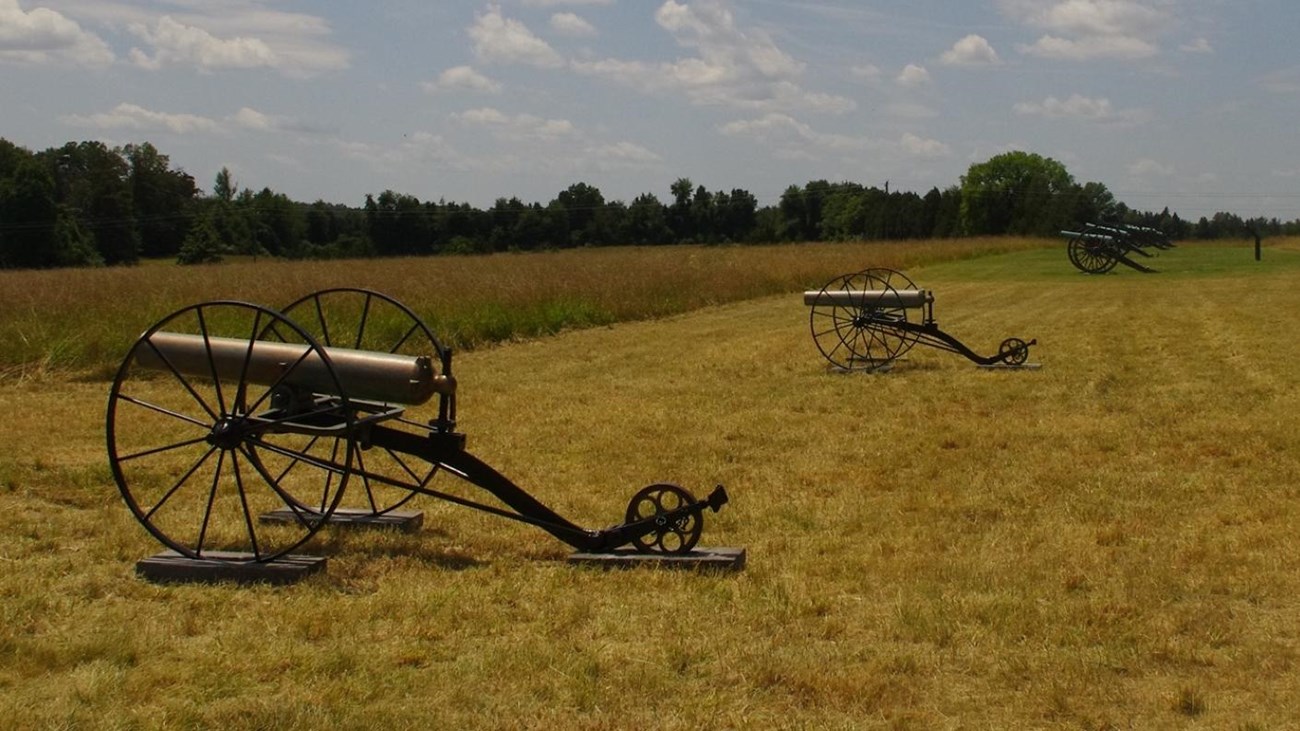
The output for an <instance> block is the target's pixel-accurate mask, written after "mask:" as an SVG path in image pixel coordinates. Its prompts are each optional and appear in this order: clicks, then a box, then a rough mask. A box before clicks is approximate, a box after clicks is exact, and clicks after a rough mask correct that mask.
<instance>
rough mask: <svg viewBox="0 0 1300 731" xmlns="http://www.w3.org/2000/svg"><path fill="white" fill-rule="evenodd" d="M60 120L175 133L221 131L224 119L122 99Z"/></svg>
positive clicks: (76, 124) (103, 127)
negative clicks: (99, 109) (106, 107)
mask: <svg viewBox="0 0 1300 731" xmlns="http://www.w3.org/2000/svg"><path fill="white" fill-rule="evenodd" d="M59 120H60V121H61V122H63V123H65V124H69V125H72V126H74V127H87V128H90V129H96V130H131V131H144V132H152V131H158V132H172V133H174V134H181V135H185V134H197V133H202V134H211V133H215V132H220V131H221V129H222V126H221V123H220V122H218V121H216V120H213V119H209V118H207V117H200V116H197V115H194V114H168V113H166V112H155V111H152V110H149V109H145V108H144V107H141V106H138V105H136V104H127V103H122V104H118V105H117V106H116V107H114V108H113V111H111V112H99V113H96V114H91V115H88V116H82V115H78V114H69V115H65V116H63V117H60V118H59Z"/></svg>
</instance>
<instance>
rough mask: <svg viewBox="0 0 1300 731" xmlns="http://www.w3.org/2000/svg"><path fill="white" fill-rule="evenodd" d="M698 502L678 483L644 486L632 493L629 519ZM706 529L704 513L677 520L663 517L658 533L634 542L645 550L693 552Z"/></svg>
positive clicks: (651, 516)
mask: <svg viewBox="0 0 1300 731" xmlns="http://www.w3.org/2000/svg"><path fill="white" fill-rule="evenodd" d="M694 502H695V498H694V497H692V496H691V494H690V493H689V492H687V491H686V490H685V489H683V488H681V487H678V486H677V485H671V484H668V483H659V484H656V485H650V486H649V487H644V488H642V489H641V490H640V491H639V492H637V494H636V495H634V496H632V502H630V503H628V506H627V522H628V523H632V522H635V521H638V520H645V519H646V518H653V517H655V516H660V515H664V514H665V513H668V512H670V511H673V510H676V509H677V508H680V507H683V506H686V505H690V504H692V503H694ZM703 531H704V516H703V515H700V514H696V515H684V516H682V517H680V518H677V519H676V520H669V519H667V518H663V519H662V524H661V525H659V526H657V527H656V529H655V532H653V533H649V534H647V535H644V536H642V537H640V538H637V539H635V540H633V541H632V545H634V546H636V550H638V551H640V552H642V553H689V552H690V550H691V549H692V548H695V544H696V543H698V542H699V540H700V533H701V532H703Z"/></svg>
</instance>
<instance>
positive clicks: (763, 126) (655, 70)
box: [0, 0, 1300, 221]
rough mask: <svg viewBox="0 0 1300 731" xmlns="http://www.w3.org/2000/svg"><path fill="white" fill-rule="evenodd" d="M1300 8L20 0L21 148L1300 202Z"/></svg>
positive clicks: (397, 186) (382, 185) (512, 179)
mask: <svg viewBox="0 0 1300 731" xmlns="http://www.w3.org/2000/svg"><path fill="white" fill-rule="evenodd" d="M1298 34H1300V3H1298V2H1296V1H1295V0H944V1H943V2H940V1H939V0H496V1H490V2H483V1H473V0H464V1H462V0H443V1H434V0H372V1H368V2H359V1H355V0H351V1H346V0H319V1H316V2H307V1H305V0H303V1H298V0H221V1H220V2H217V1H215V0H207V1H204V0H0V99H3V103H0V137H3V138H5V139H8V140H9V141H10V142H13V143H15V144H18V145H20V146H23V147H26V148H27V149H29V150H33V151H37V150H42V149H46V148H48V147H53V146H59V145H62V144H64V143H66V142H69V141H80V140H99V141H102V142H105V143H106V144H109V145H110V146H117V145H124V144H127V143H139V142H146V141H147V142H150V143H152V144H153V145H154V146H155V147H157V148H158V150H159V151H160V152H162V153H163V154H165V155H167V156H169V158H170V159H171V163H172V165H173V167H176V168H180V169H183V170H185V171H186V172H187V173H189V174H190V175H192V176H194V178H195V180H196V182H197V184H198V185H199V187H200V188H202V189H204V190H207V191H211V189H212V183H213V180H214V178H215V176H216V173H217V172H218V171H219V170H220V169H221V168H222V167H226V168H228V169H229V170H230V172H231V174H232V176H233V178H234V180H235V183H236V184H237V185H238V186H240V187H241V188H251V189H253V190H260V189H262V188H264V187H269V188H270V189H271V190H273V191H275V192H279V193H285V194H287V195H288V196H290V197H291V198H293V199H294V200H299V201H304V202H311V201H315V200H325V201H327V202H331V203H343V204H347V205H353V206H359V205H361V204H362V203H363V202H364V200H365V196H366V195H367V194H378V193H380V192H382V191H384V190H394V191H397V192H399V193H405V194H409V195H414V196H416V197H418V198H419V199H420V200H423V201H429V200H440V199H441V200H447V201H455V202H467V203H471V204H473V205H475V206H478V207H482V208H486V207H489V206H491V205H492V203H493V201H495V200H496V199H497V198H502V197H505V198H509V197H518V198H520V199H521V200H523V201H524V202H526V203H532V202H540V203H547V202H549V201H550V200H552V199H554V198H555V196H556V195H557V194H558V193H559V192H560V191H563V190H564V189H566V188H568V187H569V186H570V185H572V184H574V183H578V182H583V183H586V184H588V185H592V186H595V187H596V188H598V189H600V191H601V192H602V193H603V194H604V196H605V198H606V200H622V201H625V202H630V201H631V200H632V199H633V198H635V197H636V196H638V195H640V194H642V193H653V194H654V195H656V196H657V197H658V198H659V199H660V200H661V201H668V200H671V193H670V192H669V188H670V186H671V185H672V183H673V181H675V180H677V179H679V178H688V179H690V180H691V181H692V183H693V184H694V185H696V186H699V185H703V186H705V187H706V188H708V189H709V190H726V191H730V190H732V189H734V188H742V189H744V190H747V191H749V192H750V193H752V194H754V195H755V196H756V197H757V198H758V201H759V203H760V205H769V204H775V203H776V202H778V201H779V199H780V196H781V193H782V192H783V191H784V190H785V189H786V188H787V187H789V186H790V185H798V186H802V185H803V184H805V183H807V182H808V181H812V180H828V181H830V182H840V181H850V182H855V183H861V184H863V185H867V186H876V187H884V186H885V185H886V184H888V185H889V187H890V190H911V191H915V192H917V193H919V194H922V195H923V194H925V193H926V192H927V191H928V190H929V189H931V188H933V187H938V188H946V187H948V186H952V185H957V184H959V182H960V178H961V176H962V175H963V174H965V173H966V171H967V170H968V169H969V167H970V166H971V165H972V164H974V163H980V162H984V161H986V160H988V159H989V158H991V157H993V156H995V155H998V154H1000V153H1003V152H1007V151H1011V150H1023V151H1026V152H1031V153H1036V154H1039V155H1042V156H1045V157H1050V158H1053V159H1055V160H1058V161H1060V162H1061V163H1063V164H1064V165H1065V166H1066V168H1067V169H1068V170H1069V172H1070V173H1071V174H1072V175H1073V176H1074V178H1075V180H1076V181H1077V182H1079V183H1085V182H1091V181H1096V182H1100V183H1103V184H1105V185H1106V186H1107V188H1109V189H1110V190H1111V192H1112V193H1114V194H1115V196H1116V198H1117V199H1118V200H1120V201H1122V202H1124V203H1125V204H1127V205H1128V206H1129V207H1131V208H1135V209H1139V210H1152V211H1159V210H1162V209H1164V208H1169V209H1170V210H1171V211H1173V212H1175V213H1178V214H1179V215H1180V216H1182V217H1184V218H1187V219H1192V220H1195V219H1197V218H1199V217H1201V216H1211V215H1213V214H1214V213H1215V212H1217V211H1227V212H1232V213H1236V214H1238V215H1241V216H1244V217H1247V218H1252V217H1256V216H1265V217H1269V218H1273V217H1276V218H1280V219H1282V220H1288V221H1289V220H1294V219H1297V218H1300V124H1298V123H1300V46H1298V45H1297V42H1296V37H1297V35H1298Z"/></svg>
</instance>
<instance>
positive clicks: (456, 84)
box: [420, 66, 501, 94]
mask: <svg viewBox="0 0 1300 731" xmlns="http://www.w3.org/2000/svg"><path fill="white" fill-rule="evenodd" d="M420 86H421V87H422V88H423V89H424V90H425V91H427V92H430V93H434V92H439V91H476V92H481V93H484V94H498V93H500V92H501V84H500V83H499V82H497V81H493V80H492V79H489V78H488V77H486V76H484V75H483V74H480V73H479V72H477V71H475V70H474V69H472V68H470V67H469V66H453V67H452V68H449V69H447V70H445V71H443V72H442V73H441V74H438V80H437V81H426V82H424V83H423V84H421V85H420Z"/></svg>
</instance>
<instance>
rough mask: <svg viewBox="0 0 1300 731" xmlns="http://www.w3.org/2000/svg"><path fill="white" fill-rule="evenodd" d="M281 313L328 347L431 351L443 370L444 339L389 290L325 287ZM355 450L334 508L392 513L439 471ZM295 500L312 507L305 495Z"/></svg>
mask: <svg viewBox="0 0 1300 731" xmlns="http://www.w3.org/2000/svg"><path fill="white" fill-rule="evenodd" d="M282 312H283V313H284V315H285V316H286V317H289V318H291V319H293V321H294V322H296V323H297V324H298V325H300V326H301V327H302V328H303V329H304V330H306V331H307V332H308V333H310V334H311V335H312V336H313V337H315V338H316V340H317V341H319V342H320V344H321V345H324V346H325V347H328V348H351V349H354V350H366V351H373V352H379V353H389V354H395V355H408V356H428V357H429V358H430V359H431V360H432V365H433V368H434V372H435V374H437V373H440V372H441V368H442V356H443V352H444V349H443V347H442V344H441V343H439V342H438V339H437V338H435V337H434V335H433V333H432V332H431V331H430V330H429V328H428V326H427V325H425V324H424V322H423V321H422V320H421V319H420V318H419V317H418V316H417V315H416V314H415V313H414V312H412V311H411V310H410V308H408V307H406V305H403V304H402V303H400V302H398V301H397V300H395V299H393V298H391V297H389V296H387V295H384V294H380V293H379V292H374V291H371V290H367V289H356V288H335V289H324V290H321V291H319V292H313V293H312V294H309V295H307V296H305V297H302V298H300V299H298V300H296V301H294V302H292V303H290V304H289V306H287V307H285V308H284V309H283V310H282ZM268 338H272V339H273V338H275V335H274V334H268ZM449 398H450V397H449ZM444 408H448V407H444ZM385 424H386V425H387V426H397V425H404V426H406V427H408V428H410V429H412V430H414V431H417V432H420V433H422V434H423V433H427V432H428V430H429V424H428V422H427V421H426V422H420V421H416V420H413V419H410V418H407V417H401V418H397V419H390V420H387V421H386V422H385ZM322 439H325V440H328V439H331V438H327V437H322ZM355 454H356V462H355V464H354V469H353V475H352V477H353V480H354V482H353V483H352V490H351V492H349V493H348V495H347V496H346V497H344V499H343V501H342V502H341V503H340V504H339V507H338V511H336V512H340V513H341V512H343V511H347V512H349V513H351V514H353V515H362V516H365V515H370V516H375V517H377V516H380V515H383V514H385V513H389V512H391V511H393V510H396V509H398V508H400V507H402V506H403V505H405V504H406V503H408V502H409V501H410V500H411V499H412V498H413V497H415V496H416V495H417V494H418V493H417V492H416V490H417V489H419V488H423V487H425V486H427V485H428V484H429V483H430V481H432V480H433V478H434V476H435V475H436V474H437V472H438V466H437V465H436V464H434V465H431V464H428V463H425V462H423V461H421V460H414V459H412V458H410V457H409V456H403V455H400V454H397V453H395V452H392V451H391V450H387V449H364V450H363V449H360V448H358V449H356V451H355ZM307 497H310V494H309V495H308V496H307ZM297 504H298V505H299V507H301V508H303V509H309V504H308V501H307V500H301V501H298V502H297Z"/></svg>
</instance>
